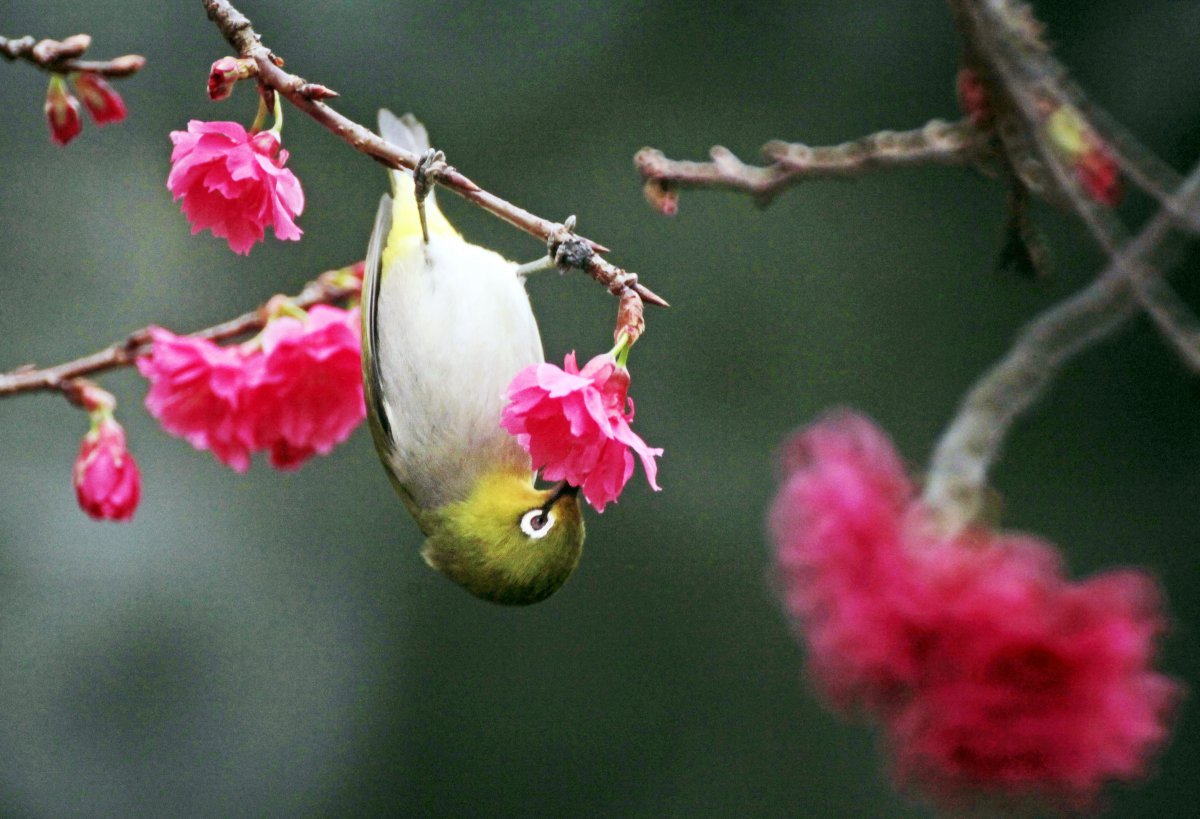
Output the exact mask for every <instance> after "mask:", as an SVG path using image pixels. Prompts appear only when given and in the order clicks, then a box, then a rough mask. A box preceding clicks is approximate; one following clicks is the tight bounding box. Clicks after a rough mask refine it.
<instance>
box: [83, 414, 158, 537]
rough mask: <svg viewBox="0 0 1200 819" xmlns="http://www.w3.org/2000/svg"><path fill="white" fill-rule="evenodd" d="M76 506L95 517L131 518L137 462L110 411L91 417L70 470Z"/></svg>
mask: <svg viewBox="0 0 1200 819" xmlns="http://www.w3.org/2000/svg"><path fill="white" fill-rule="evenodd" d="M71 477H72V481H73V483H74V484H75V497H76V498H77V499H78V501H79V508H80V509H82V510H83V511H84V512H86V513H87V514H88V516H89V517H91V518H94V519H95V520H130V519H132V518H133V513H134V511H136V510H137V505H138V499H139V498H140V497H141V493H142V476H141V473H140V472H139V471H138V465H137V461H135V460H134V459H133V455H131V454H130V453H129V450H128V449H127V448H126V446H125V430H124V429H122V427H121V425H120V424H118V423H117V422H116V421H115V420H113V418H112V415H111V414H110V411H108V410H101V411H100V412H98V413H97V414H96V415H95V416H93V421H92V429H91V430H90V431H89V432H88V434H87V435H85V436H84V438H83V444H82V445H81V446H80V447H79V457H77V458H76V459H75V467H74V469H73V470H72V472H71Z"/></svg>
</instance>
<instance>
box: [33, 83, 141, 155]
mask: <svg viewBox="0 0 1200 819" xmlns="http://www.w3.org/2000/svg"><path fill="white" fill-rule="evenodd" d="M71 80H72V82H73V83H74V84H75V90H76V91H77V92H78V93H79V96H80V97H82V98H83V104H84V105H85V106H86V107H87V110H88V113H89V114H91V115H92V119H93V120H94V121H95V123H96V124H97V125H108V124H109V123H112V122H121V121H122V120H123V119H125V117H126V115H127V113H128V112H127V110H126V108H125V101H124V100H123V99H121V95H120V94H118V93H117V92H116V91H115V90H114V89H113V87H112V86H111V85H109V84H108V82H107V81H106V80H105V79H104V78H103V77H101V76H100V75H99V74H96V73H94V72H92V71H82V72H79V73H76V74H72V75H71ZM45 114H46V122H47V123H48V124H49V125H50V140H51V141H52V142H53V143H54V144H55V145H66V144H67V143H68V142H70V141H71V140H73V139H74V138H75V137H77V136H79V135H80V134H81V133H83V115H82V114H81V113H80V110H79V101H78V100H77V99H75V96H74V95H73V94H71V92H70V91H69V90H68V89H67V82H66V80H64V79H63V77H62V75H60V74H52V75H51V76H50V87H49V88H48V89H47V90H46V106H45Z"/></svg>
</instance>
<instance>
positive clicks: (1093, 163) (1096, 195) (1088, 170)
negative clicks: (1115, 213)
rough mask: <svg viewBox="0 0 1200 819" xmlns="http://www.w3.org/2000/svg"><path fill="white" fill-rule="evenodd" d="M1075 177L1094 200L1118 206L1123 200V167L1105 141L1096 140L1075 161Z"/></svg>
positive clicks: (1100, 203)
mask: <svg viewBox="0 0 1200 819" xmlns="http://www.w3.org/2000/svg"><path fill="white" fill-rule="evenodd" d="M1075 177H1076V179H1078V180H1079V185H1080V187H1082V188H1083V191H1084V193H1086V194H1087V195H1088V198H1090V199H1091V200H1092V201H1093V202H1095V203H1096V204H1098V205H1104V206H1105V207H1109V208H1111V207H1116V205H1118V204H1119V203H1120V202H1121V194H1122V190H1121V167H1120V166H1119V165H1118V164H1117V161H1116V160H1115V159H1114V158H1113V155H1112V154H1111V153H1110V152H1109V150H1108V148H1107V147H1105V145H1104V143H1103V142H1099V141H1094V142H1093V143H1092V146H1091V148H1089V149H1088V150H1087V151H1086V152H1085V153H1084V154H1083V155H1082V156H1080V157H1079V159H1078V160H1077V161H1076V162H1075Z"/></svg>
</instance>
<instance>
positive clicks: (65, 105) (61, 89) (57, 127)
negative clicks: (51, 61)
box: [44, 74, 83, 145]
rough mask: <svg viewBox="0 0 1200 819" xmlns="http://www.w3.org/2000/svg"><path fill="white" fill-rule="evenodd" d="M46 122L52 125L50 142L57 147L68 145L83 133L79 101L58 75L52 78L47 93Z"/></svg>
mask: <svg viewBox="0 0 1200 819" xmlns="http://www.w3.org/2000/svg"><path fill="white" fill-rule="evenodd" d="M44 110H45V112H46V121H47V122H49V123H50V141H51V142H53V143H54V144H55V145H66V144H67V143H68V142H70V141H71V140H73V139H74V138H75V137H77V136H79V134H80V133H82V131H83V117H82V116H81V115H80V112H79V101H78V100H76V99H75V98H74V97H73V96H71V94H70V92H69V91H67V84H66V83H65V82H63V78H62V77H61V76H59V75H58V74H54V75H52V76H51V77H50V87H49V89H47V91H46V106H45V109H44Z"/></svg>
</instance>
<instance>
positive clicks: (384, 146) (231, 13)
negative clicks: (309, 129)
mask: <svg viewBox="0 0 1200 819" xmlns="http://www.w3.org/2000/svg"><path fill="white" fill-rule="evenodd" d="M203 2H204V8H205V9H206V10H207V12H208V17H209V19H210V20H212V21H213V22H214V23H215V24H216V26H217V28H218V29H220V31H221V34H222V35H224V37H225V39H226V41H228V43H229V44H230V45H231V46H232V47H233V48H235V49H237V52H238V54H239V56H241V57H244V58H248V59H252V60H254V62H255V63H256V64H257V66H258V82H259V84H260V85H261V86H262V87H263V88H266V89H270V91H272V92H278V93H279V94H282V95H283V96H284V98H286V99H287V100H288V101H289V102H290V103H292V105H294V106H296V107H297V108H299V109H300V110H301V111H303V112H304V113H306V114H308V115H309V116H310V117H312V118H313V119H314V120H316V121H317V122H319V123H320V124H321V125H323V126H325V127H326V128H327V129H329V130H330V131H332V132H333V133H334V134H336V135H337V136H338V137H339V138H341V139H342V140H343V141H345V142H347V143H349V144H350V145H351V146H352V147H353V148H354V149H355V150H357V151H360V152H362V153H364V154H366V155H368V156H370V157H372V158H374V159H375V160H376V161H378V162H380V163H382V164H383V165H386V166H387V167H389V168H396V169H403V170H407V171H413V170H415V169H416V168H417V166H418V164H419V163H420V162H421V159H422V157H420V156H417V155H416V154H413V153H410V152H409V151H406V150H404V149H402V148H399V147H397V146H395V145H392V144H391V143H389V142H385V141H384V140H383V139H380V137H379V136H378V135H376V134H375V133H374V132H372V131H371V130H370V129H368V128H366V127H364V126H362V125H359V124H358V123H357V122H354V121H353V120H350V119H348V118H346V117H345V116H343V115H342V114H340V113H338V112H337V111H335V110H334V109H333V108H331V107H330V106H329V105H327V104H326V103H325V102H323V101H322V100H323V99H325V98H327V97H329V96H330V95H329V93H328V89H327V88H325V86H323V85H319V84H316V83H310V82H306V81H305V80H303V79H301V78H300V77H298V76H296V75H295V74H290V73H288V72H287V71H284V70H283V67H282V66H283V60H282V59H280V58H279V57H278V56H277V55H275V54H274V53H273V52H272V51H271V50H270V49H269V48H267V47H266V46H265V45H263V42H262V37H261V36H260V35H259V34H258V33H257V32H255V30H254V28H253V26H252V25H251V23H250V20H249V19H248V18H247V17H246V16H245V15H244V14H242V13H241V12H240V11H238V10H237V9H236V8H234V6H233V4H232V3H229V2H226V0H203ZM425 172H426V175H427V177H428V179H429V181H430V182H436V183H437V184H439V185H441V186H442V187H444V188H447V189H449V190H451V191H453V192H454V193H457V194H458V195H459V196H461V197H463V198H464V199H466V200H467V201H469V202H473V203H474V204H476V205H478V206H479V207H481V208H483V209H484V210H486V211H488V212H489V213H492V214H495V215H496V216H499V217H500V218H501V219H503V220H505V221H506V222H508V223H509V224H511V225H513V226H514V227H517V228H520V229H521V230H523V231H525V232H526V233H528V234H530V235H532V236H534V237H536V238H538V239H541V240H542V241H543V242H546V244H547V249H548V251H549V255H550V257H551V258H553V259H554V260H555V262H556V263H557V264H558V265H559V266H560V267H561V268H568V267H571V268H575V269H578V270H582V271H583V272H585V273H587V274H588V275H589V276H591V277H592V278H593V279H595V280H596V281H597V282H599V283H600V284H602V285H604V286H605V287H606V288H607V289H608V290H609V291H610V292H611V293H612V294H613V295H615V296H618V297H619V298H622V297H625V294H626V292H627V291H629V292H632V293H634V294H635V295H636V296H637V298H638V299H639V301H645V302H647V303H649V304H655V305H659V306H663V307H665V306H667V302H666V300H665V299H663V298H662V297H661V296H659V295H657V294H656V293H654V292H653V291H652V290H650V289H649V288H647V287H646V286H645V285H643V284H641V283H640V282H639V281H638V278H637V274H636V273H631V272H629V271H627V270H623V269H621V268H619V267H617V266H616V265H613V264H611V263H610V262H608V261H606V260H605V259H604V258H602V257H601V255H600V254H602V253H606V252H607V251H608V249H607V248H605V247H604V246H603V245H600V244H598V243H597V242H594V241H592V240H591V239H587V238H584V237H582V236H578V235H577V234H575V233H574V230H573V221H572V220H567V223H570V224H571V225H572V227H568V226H567V223H559V222H554V221H551V220H549V219H544V218H542V217H540V216H535V215H534V214H532V213H530V212H529V211H527V210H524V209H523V208H520V207H517V206H516V205H514V204H512V203H510V202H507V201H505V200H504V199H501V198H500V197H499V196H496V195H495V194H493V193H489V192H488V191H485V190H484V189H483V188H481V187H479V186H478V185H476V184H475V183H474V182H472V181H471V180H470V179H468V178H467V177H466V176H464V175H463V174H462V173H460V172H459V171H457V170H456V169H454V168H453V167H451V166H449V165H447V164H445V163H444V162H438V163H436V164H435V165H434V166H431V167H428V168H426V170H425ZM627 301H628V299H626V303H627Z"/></svg>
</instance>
